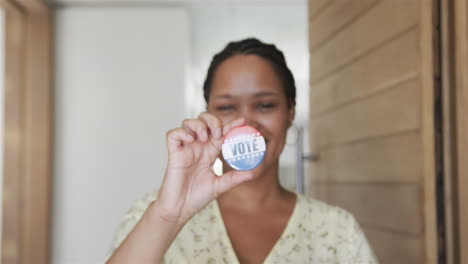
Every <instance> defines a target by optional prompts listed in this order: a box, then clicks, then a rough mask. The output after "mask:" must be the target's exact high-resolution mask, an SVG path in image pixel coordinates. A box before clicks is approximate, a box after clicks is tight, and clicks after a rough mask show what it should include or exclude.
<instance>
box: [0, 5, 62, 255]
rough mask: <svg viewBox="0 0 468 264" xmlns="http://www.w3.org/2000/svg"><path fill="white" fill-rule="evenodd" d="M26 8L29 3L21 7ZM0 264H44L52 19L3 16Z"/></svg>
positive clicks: (20, 13) (30, 12)
mask: <svg viewBox="0 0 468 264" xmlns="http://www.w3.org/2000/svg"><path fill="white" fill-rule="evenodd" d="M21 3H22V4H30V1H25V2H21ZM6 27H7V34H6V54H7V56H6V60H7V62H6V66H5V67H6V75H5V78H6V83H5V87H6V91H5V104H6V108H5V138H4V140H5V144H4V145H5V154H4V158H5V169H4V197H3V198H4V200H3V215H2V217H3V226H2V230H3V234H2V240H3V244H2V245H3V250H2V263H4V264H10V263H15V264H23V263H24V264H26V263H28V264H29V263H38V264H46V263H49V259H50V257H49V253H50V222H51V221H50V216H51V209H50V207H51V193H52V190H51V186H52V123H53V122H52V101H53V100H52V99H53V97H52V18H51V13H50V12H43V11H35V9H34V8H27V7H26V6H24V8H20V9H14V8H13V9H10V10H6Z"/></svg>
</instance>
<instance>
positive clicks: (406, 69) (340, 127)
mask: <svg viewBox="0 0 468 264" xmlns="http://www.w3.org/2000/svg"><path fill="white" fill-rule="evenodd" d="M345 2H346V3H348V1H342V2H341V3H336V2H334V3H333V4H331V5H330V6H328V7H327V8H326V9H325V10H323V11H322V13H321V14H318V15H316V17H315V18H313V19H311V20H310V21H309V23H310V35H311V38H313V36H312V35H313V34H314V24H319V23H323V24H322V26H320V29H316V31H318V32H317V33H316V34H317V35H316V40H313V41H312V40H311V43H312V44H311V45H310V46H311V50H310V52H311V56H310V60H311V67H310V76H311V78H310V79H311V90H310V100H311V106H310V113H311V115H310V122H311V133H310V142H311V149H312V152H314V153H317V154H318V157H319V158H318V160H317V161H316V162H314V163H313V164H311V171H312V172H311V176H310V179H311V181H310V193H312V195H315V196H316V197H319V198H322V199H324V200H326V201H328V202H333V203H336V204H338V205H340V206H342V207H345V208H348V209H349V210H350V211H351V212H352V213H354V214H355V215H356V216H357V219H358V220H359V222H360V223H363V225H364V226H365V227H366V229H372V232H371V233H369V237H370V240H371V245H375V248H376V252H377V255H378V256H379V260H380V261H381V263H436V258H435V256H437V247H436V241H437V237H436V236H435V234H436V223H435V185H434V184H435V166H434V165H435V163H434V159H435V152H434V146H435V145H434V144H435V141H434V120H433V117H434V108H433V103H434V94H433V88H434V87H433V82H434V78H435V76H436V75H435V71H436V69H435V68H434V65H433V63H434V54H433V53H434V48H436V47H435V46H433V37H434V36H435V34H434V32H433V29H434V28H433V22H434V18H435V17H436V16H434V15H435V13H434V10H435V6H436V5H434V1H430V0H411V1H407V0H396V1H392V0H380V1H376V2H372V3H371V2H370V1H354V2H352V3H351V2H349V3H350V4H353V5H356V6H353V7H352V8H351V7H348V10H349V12H350V14H346V11H347V10H344V9H342V10H340V8H338V6H340V5H345V4H346V3H345ZM360 5H361V6H360ZM357 10H360V11H357ZM340 14H342V15H340ZM352 14H354V16H353V15H352ZM341 16H345V17H341ZM346 16H348V17H347V18H346ZM351 17H352V18H351ZM343 20H347V21H348V22H346V23H343V22H342V21H343ZM321 21H329V23H328V24H327V23H325V22H321ZM334 21H336V25H335V24H333V23H334ZM325 24H326V25H325ZM317 28H318V27H317ZM320 36H322V39H320ZM314 41H316V42H314Z"/></svg>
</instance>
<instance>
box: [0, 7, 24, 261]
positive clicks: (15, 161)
mask: <svg viewBox="0 0 468 264" xmlns="http://www.w3.org/2000/svg"><path fill="white" fill-rule="evenodd" d="M5 21H6V23H5V32H6V34H5V50H6V51H7V52H6V53H5V117H4V118H5V121H4V122H5V123H4V139H3V140H4V162H3V164H4V171H3V175H4V176H3V211H2V218H3V221H2V263H3V264H12V263H20V262H19V261H18V260H19V259H20V257H21V248H22V244H21V240H20V239H18V238H19V237H20V236H21V230H22V223H21V222H20V219H22V216H23V215H22V211H21V210H20V208H22V205H23V204H22V199H20V198H21V196H20V194H21V189H22V188H21V184H22V182H21V178H22V175H23V173H24V172H23V165H24V159H23V158H24V144H25V143H24V119H23V116H24V109H23V107H22V106H23V98H24V90H23V89H22V87H24V79H23V78H22V76H23V69H24V61H25V60H24V43H25V41H24V34H23V33H24V23H23V15H22V14H21V12H19V11H15V10H14V9H11V10H8V11H7V12H6V17H5Z"/></svg>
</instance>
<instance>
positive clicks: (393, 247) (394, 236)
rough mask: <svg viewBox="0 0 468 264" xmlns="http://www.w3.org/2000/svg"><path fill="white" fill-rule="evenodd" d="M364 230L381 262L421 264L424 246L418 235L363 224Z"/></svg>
mask: <svg viewBox="0 0 468 264" xmlns="http://www.w3.org/2000/svg"><path fill="white" fill-rule="evenodd" d="M363 228H364V232H365V234H366V235H367V239H368V240H369V243H370V244H371V245H379V246H378V247H375V253H376V254H377V256H379V257H380V260H381V263H391V264H393V263H398V264H423V263H426V262H425V258H424V247H423V244H422V243H421V239H420V237H419V236H408V235H407V234H399V233H396V232H392V231H386V230H382V229H378V228H372V227H367V226H363Z"/></svg>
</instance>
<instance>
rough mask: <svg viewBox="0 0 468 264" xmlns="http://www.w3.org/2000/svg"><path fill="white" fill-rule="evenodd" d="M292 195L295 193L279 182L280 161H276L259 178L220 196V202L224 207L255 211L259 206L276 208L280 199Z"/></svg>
mask: <svg viewBox="0 0 468 264" xmlns="http://www.w3.org/2000/svg"><path fill="white" fill-rule="evenodd" d="M291 195H293V194H292V193H290V192H288V191H287V190H285V189H284V188H283V187H282V186H281V185H280V183H279V177H278V163H276V164H275V165H274V166H272V167H270V168H266V170H265V171H264V172H263V173H262V175H259V176H258V177H257V178H255V179H253V180H251V181H247V182H245V183H242V184H240V185H238V186H236V187H234V188H233V189H231V190H229V191H228V192H226V193H224V194H222V195H221V196H219V197H218V204H219V205H220V207H224V208H226V207H227V208H232V209H237V210H243V211H246V212H253V211H258V209H259V208H263V209H269V208H275V207H277V206H278V201H279V200H285V198H288V197H289V196H291ZM289 198H290V197H289Z"/></svg>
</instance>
